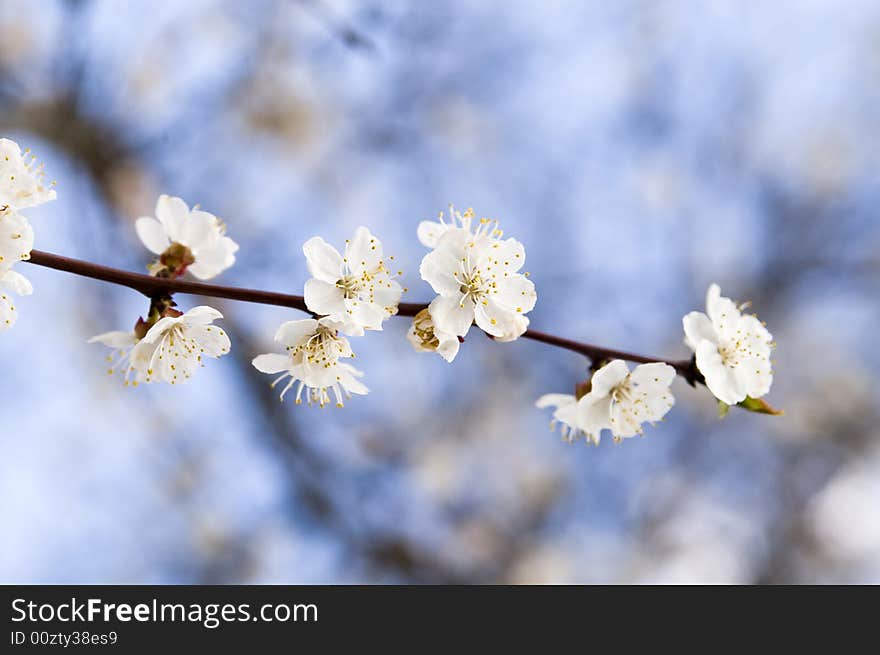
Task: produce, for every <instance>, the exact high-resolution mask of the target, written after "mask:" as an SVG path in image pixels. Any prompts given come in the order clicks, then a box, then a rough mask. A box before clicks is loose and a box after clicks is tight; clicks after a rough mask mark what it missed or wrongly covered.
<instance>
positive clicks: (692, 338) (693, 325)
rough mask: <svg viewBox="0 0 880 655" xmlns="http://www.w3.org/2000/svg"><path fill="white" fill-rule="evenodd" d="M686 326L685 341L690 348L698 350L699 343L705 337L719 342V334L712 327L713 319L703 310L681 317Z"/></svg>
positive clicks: (683, 325) (713, 341)
mask: <svg viewBox="0 0 880 655" xmlns="http://www.w3.org/2000/svg"><path fill="white" fill-rule="evenodd" d="M681 323H682V327H684V342H685V345H687V347H688V348H690V349H691V350H693V351H694V352H696V350H697V344H699V343H700V342H701V341H702V340H703V339H706V340H708V341H711V342H712V343H715V344H717V343H718V335H717V334H716V332H715V328H714V327H712V321H711V320H710V319H709V317H708V316H706V315H705V314H704V313H703V312H690V313H689V314H687V315H685V317H684V318H682V319H681Z"/></svg>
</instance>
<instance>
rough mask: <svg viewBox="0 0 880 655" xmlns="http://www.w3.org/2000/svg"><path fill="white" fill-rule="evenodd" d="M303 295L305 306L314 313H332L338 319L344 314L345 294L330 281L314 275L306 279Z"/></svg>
mask: <svg viewBox="0 0 880 655" xmlns="http://www.w3.org/2000/svg"><path fill="white" fill-rule="evenodd" d="M303 296H304V298H305V302H306V307H308V308H309V310H310V311H313V312H315V313H316V314H325V315H334V316H338V317H339V318H340V319H341V318H342V317H343V315H344V314H345V294H344V292H343V291H342V289H340V288H339V287H337V286H336V284H334V283H332V282H325V281H324V280H320V279H318V278H316V277H314V278H311V279H309V280H306V284H305V288H304V291H303Z"/></svg>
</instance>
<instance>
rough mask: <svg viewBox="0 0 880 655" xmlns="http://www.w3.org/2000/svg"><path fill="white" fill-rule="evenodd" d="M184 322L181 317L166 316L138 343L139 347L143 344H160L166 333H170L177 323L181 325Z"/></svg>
mask: <svg viewBox="0 0 880 655" xmlns="http://www.w3.org/2000/svg"><path fill="white" fill-rule="evenodd" d="M181 320H182V318H181V317H179V316H175V317H172V316H166V317H164V318H160V319H159V320H158V321H156V322H155V323H154V324H153V327H151V328H150V329H149V330H147V333H146V334H145V335H144V338H143V339H141V340H140V342H138V345H140V344H141V343H156V342H158V341H159V340H160V339H161V338H162V337H163V336H164V335H165V332H166V331H168V330H169V329H170V328H171V327H172V326H173V325H175V324H176V323H180V321H181Z"/></svg>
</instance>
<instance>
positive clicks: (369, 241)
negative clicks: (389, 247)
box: [346, 226, 382, 275]
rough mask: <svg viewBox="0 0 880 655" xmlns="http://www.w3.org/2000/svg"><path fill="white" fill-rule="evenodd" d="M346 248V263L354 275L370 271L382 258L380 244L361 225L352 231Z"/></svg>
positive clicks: (375, 267) (377, 265)
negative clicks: (352, 234) (352, 235)
mask: <svg viewBox="0 0 880 655" xmlns="http://www.w3.org/2000/svg"><path fill="white" fill-rule="evenodd" d="M346 250H347V259H348V265H349V267H350V268H351V271H352V273H354V274H355V275H359V274H360V273H362V272H364V271H367V272H368V273H372V272H373V271H375V270H376V269H377V268H378V267H379V262H380V261H381V260H382V244H381V243H380V242H379V240H378V239H377V238H376V237H374V236H373V235H372V234H371V233H370V231H369V230H368V229H367V228H365V227H363V226H361V227H359V228H358V229H356V230H355V231H354V237H352V239H351V242H350V243H349V244H348V248H347V249H346Z"/></svg>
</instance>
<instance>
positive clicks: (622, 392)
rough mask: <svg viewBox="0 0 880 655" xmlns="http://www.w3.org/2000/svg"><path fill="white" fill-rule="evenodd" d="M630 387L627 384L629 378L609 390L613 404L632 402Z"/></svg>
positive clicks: (628, 383)
mask: <svg viewBox="0 0 880 655" xmlns="http://www.w3.org/2000/svg"><path fill="white" fill-rule="evenodd" d="M632 390H633V389H632V385H631V384H630V382H629V376H627V377H626V379H625V380H624V381H623V382H621V383H620V384H618V385H617V386H616V387H614V388H613V389H612V390H611V400H612V401H613V402H615V403H620V402H624V401H626V402H631V401H632V395H631V394H632Z"/></svg>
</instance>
